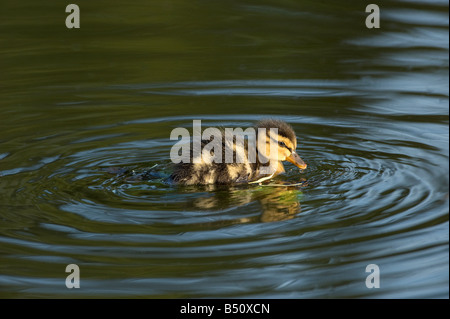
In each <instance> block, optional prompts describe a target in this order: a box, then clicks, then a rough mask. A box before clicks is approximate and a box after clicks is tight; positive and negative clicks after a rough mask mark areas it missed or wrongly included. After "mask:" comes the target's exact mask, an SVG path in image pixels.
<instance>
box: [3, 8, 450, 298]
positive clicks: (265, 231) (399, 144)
mask: <svg viewBox="0 0 450 319" xmlns="http://www.w3.org/2000/svg"><path fill="white" fill-rule="evenodd" d="M3 2H4V3H3V4H2V10H1V12H0V21H1V23H0V24H1V28H2V33H1V43H2V46H1V47H2V49H1V51H0V68H1V70H2V71H1V74H0V91H1V92H2V93H1V96H2V99H1V100H0V106H1V110H2V116H1V119H0V127H1V132H2V134H1V138H0V188H1V201H0V296H1V297H3V298H17V297H19V298H66V297H67V298H72V297H87V298H100V297H144V298H179V297H182V298H186V297H194V298H197V297H199V298H204V297H209V298H220V297H233V298H234V297H238V298H241V297H243V298H351V297H357V298H448V297H449V289H448V287H449V286H448V285H449V280H448V279H449V271H448V267H449V262H448V261H449V248H448V243H449V224H448V216H449V197H448V196H449V166H448V164H449V109H448V105H449V89H448V87H449V71H448V65H449V63H448V54H449V51H448V48H449V32H448V21H449V16H448V2H447V1H440V0H435V1H425V0H423V1H420V0H411V1H383V2H382V3H381V2H380V3H378V4H379V6H380V12H381V13H380V17H381V19H380V28H379V29H368V28H366V26H365V20H366V17H367V15H368V14H369V13H366V12H365V6H366V5H367V4H368V3H370V2H368V3H367V4H365V3H363V2H361V1H356V0H352V1H346V2H336V1H328V2H323V1H320V2H318V1H308V0H307V1H287V0H286V1H284V0H283V1H272V0H264V1H251V0H248V1H213V2H208V1H179V0H174V1H150V2H149V1H134V2H133V3H132V4H130V3H128V2H123V1H122V3H118V2H114V3H111V2H110V1H96V2H95V4H94V3H81V2H80V3H78V4H79V6H80V10H81V19H80V23H81V24H80V26H81V27H80V28H79V29H67V28H66V26H65V19H66V16H67V15H68V13H65V5H67V4H69V3H67V4H61V3H60V4H53V3H52V4H42V3H39V5H36V3H35V2H33V1H30V0H23V1H3ZM264 117H277V118H280V119H283V120H285V121H287V122H289V123H290V124H291V125H292V126H293V128H294V129H295V131H296V134H297V137H298V139H299V147H298V149H297V151H298V153H299V154H300V155H301V157H302V158H303V159H304V160H305V161H306V162H307V164H308V168H307V169H306V170H305V171H304V172H299V171H298V169H297V168H295V167H294V166H293V165H291V164H289V163H287V164H286V165H285V167H286V174H285V175H284V176H280V177H278V178H277V180H278V181H290V182H292V181H299V180H301V179H305V180H306V183H305V185H303V186H302V187H267V186H259V185H241V186H239V187H215V188H214V187H203V188H201V187H176V186H173V185H170V184H168V183H166V182H165V180H164V176H166V175H167V174H169V173H170V170H171V165H172V164H171V161H170V157H169V152H170V149H171V147H172V145H173V144H174V142H175V141H171V140H170V139H169V137H170V132H171V131H172V130H173V129H174V128H176V127H185V128H187V129H188V130H189V131H191V132H192V120H194V119H195V120H201V121H202V126H203V128H206V127H211V126H219V125H220V126H225V127H242V128H245V127H249V126H251V125H253V123H254V122H255V121H257V120H259V119H261V118H264ZM155 165H156V166H155ZM151 167H153V170H155V171H156V172H157V173H158V174H159V175H158V176H160V177H161V178H153V179H151V180H137V179H134V178H129V177H130V174H131V175H133V174H139V173H140V172H145V171H146V170H147V169H149V168H151ZM122 168H123V170H121V169H122ZM113 170H117V171H118V172H119V174H111V171H113ZM124 170H128V173H123V174H121V173H120V172H123V171H124ZM133 172H134V173H133ZM69 264H76V265H78V266H79V268H80V276H81V277H80V286H81V288H79V289H68V288H66V285H65V281H66V277H67V276H68V273H66V272H65V269H66V266H67V265H69ZM369 264H376V265H377V266H378V267H379V273H380V288H372V289H369V288H367V287H366V278H367V276H369V275H370V273H369V272H366V267H367V265H369Z"/></svg>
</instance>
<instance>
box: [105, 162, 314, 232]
mask: <svg viewBox="0 0 450 319" xmlns="http://www.w3.org/2000/svg"><path fill="white" fill-rule="evenodd" d="M105 171H107V172H108V173H111V174H114V175H118V176H121V177H123V178H124V180H125V181H127V182H142V181H152V180H161V179H162V178H163V177H162V176H161V173H160V172H153V171H152V170H146V171H145V173H142V172H139V171H137V172H135V171H134V170H130V169H126V168H117V167H112V168H108V169H107V170H105ZM163 179H165V178H163ZM303 186H307V183H306V181H303V182H301V183H298V184H290V183H285V182H283V181H278V182H277V183H269V184H262V185H256V184H236V185H233V186H226V185H214V184H212V185H203V186H180V187H181V188H182V189H181V191H182V192H184V193H196V197H195V198H193V199H191V200H189V201H188V202H186V204H185V207H187V208H188V209H189V208H193V209H200V210H209V211H211V210H224V209H228V208H234V207H244V206H245V205H248V204H250V203H252V202H255V201H257V202H259V204H260V205H261V208H262V213H261V214H260V215H259V216H255V217H244V218H240V219H238V220H234V222H232V224H234V223H236V222H237V223H248V222H274V221H283V220H288V219H292V218H294V217H295V216H296V215H298V214H299V213H300V212H301V206H300V197H301V196H302V191H301V187H303ZM197 195H198V196H197ZM229 222H230V221H228V222H225V221H220V222H218V223H219V224H222V223H225V224H229ZM215 224H216V222H215Z"/></svg>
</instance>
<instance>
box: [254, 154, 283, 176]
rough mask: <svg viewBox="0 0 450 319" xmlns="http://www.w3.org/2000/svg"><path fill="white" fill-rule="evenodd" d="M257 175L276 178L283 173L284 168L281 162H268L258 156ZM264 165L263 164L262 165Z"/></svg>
mask: <svg viewBox="0 0 450 319" xmlns="http://www.w3.org/2000/svg"><path fill="white" fill-rule="evenodd" d="M258 160H259V165H258V166H259V167H258V170H259V175H260V176H261V175H262V176H264V175H272V177H274V176H277V175H278V174H281V173H284V172H285V170H284V166H283V163H282V162H281V161H276V160H269V159H268V158H266V157H265V156H263V155H261V154H259V156H258ZM263 163H264V164H263Z"/></svg>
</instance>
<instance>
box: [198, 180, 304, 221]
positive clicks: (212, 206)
mask: <svg viewBox="0 0 450 319" xmlns="http://www.w3.org/2000/svg"><path fill="white" fill-rule="evenodd" d="M203 189H205V190H207V191H208V193H207V194H206V195H204V196H202V197H198V198H195V199H194V200H193V202H192V206H193V207H195V208H197V209H202V210H203V209H204V210H219V209H226V208H230V207H239V206H245V205H247V204H249V203H251V202H254V201H257V202H259V204H260V205H261V208H262V213H261V215H260V216H258V217H257V218H241V219H240V222H242V223H245V222H250V221H255V222H256V221H260V222H274V221H282V220H288V219H292V218H294V217H295V216H296V215H297V214H299V213H300V211H301V206H300V201H299V197H300V196H301V194H302V192H301V190H300V188H299V187H298V186H284V185H277V186H248V185H247V186H246V187H228V188H227V189H225V188H224V187H218V186H215V185H208V186H206V187H204V188H203ZM192 191H194V190H192ZM197 192H198V189H197Z"/></svg>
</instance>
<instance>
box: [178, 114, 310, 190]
mask: <svg viewBox="0 0 450 319" xmlns="http://www.w3.org/2000/svg"><path fill="white" fill-rule="evenodd" d="M259 129H265V130H259ZM271 129H277V132H278V133H276V134H275V133H274V132H275V131H274V130H271ZM222 132H223V133H224V131H223V130H222ZM255 132H256V133H255V134H256V136H255V138H256V141H255V142H254V143H253V144H252V143H251V142H250V141H249V140H248V139H246V140H244V143H237V141H236V136H233V137H232V138H229V137H228V136H227V135H226V134H221V141H220V145H221V150H220V151H222V154H225V152H226V150H227V148H228V151H230V150H231V149H232V153H233V161H232V162H231V163H226V162H224V161H221V162H215V161H208V160H204V159H203V157H202V158H201V160H200V161H194V156H193V147H191V150H190V161H189V162H188V163H183V162H181V163H178V164H176V166H175V169H174V172H173V173H172V175H171V176H170V178H169V179H170V180H171V181H172V182H174V183H176V184H180V185H208V184H223V185H226V184H236V183H261V182H263V181H265V180H269V179H271V178H273V177H275V176H277V175H278V174H281V173H283V172H284V171H285V170H284V166H283V163H282V162H283V161H288V162H290V163H292V164H294V165H295V166H297V167H298V168H300V169H306V167H307V165H306V163H305V162H304V161H303V160H302V159H301V158H300V156H299V155H298V154H297V153H296V152H295V149H296V148H297V138H296V136H295V132H294V130H293V129H292V127H291V126H290V125H289V124H287V123H286V122H284V121H281V120H276V119H265V120H261V121H260V122H258V123H257V124H256V126H255ZM264 132H265V134H264ZM211 141H212V139H210V140H202V141H201V149H202V150H203V149H204V147H205V146H206V145H207V144H209V143H210V142H211ZM275 143H277V144H275ZM271 145H272V148H273V146H274V145H275V146H277V147H275V150H276V151H275V152H273V151H272V152H271ZM191 146H192V143H191ZM251 147H256V151H255V152H254V153H253V154H255V156H253V157H254V160H251V156H250V157H249V155H251V154H250V152H251V150H252V149H251ZM214 151H215V150H214V149H212V150H211V151H210V155H211V156H214ZM216 151H217V150H216ZM238 159H239V160H238Z"/></svg>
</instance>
